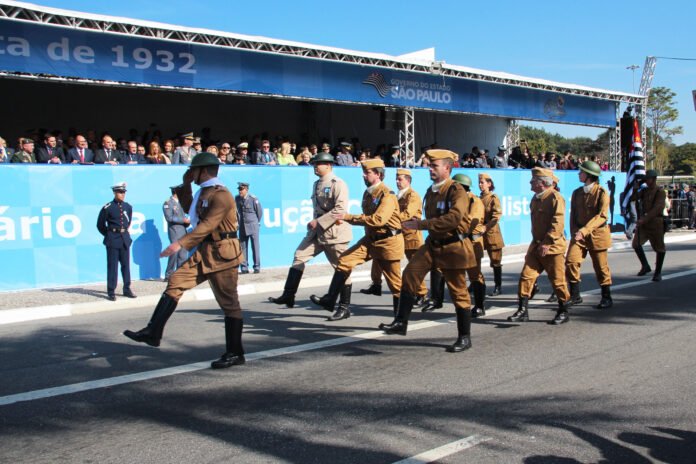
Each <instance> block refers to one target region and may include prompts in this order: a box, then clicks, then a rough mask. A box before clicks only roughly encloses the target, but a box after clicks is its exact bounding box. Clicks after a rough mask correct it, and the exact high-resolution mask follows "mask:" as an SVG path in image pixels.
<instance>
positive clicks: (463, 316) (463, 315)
mask: <svg viewBox="0 0 696 464" xmlns="http://www.w3.org/2000/svg"><path fill="white" fill-rule="evenodd" d="M455 311H456V313H457V341H455V342H454V343H453V344H452V345H451V346H448V347H447V351H449V352H450V353H459V352H461V351H464V350H468V349H469V348H471V318H472V316H473V314H471V311H469V310H467V309H464V308H455Z"/></svg>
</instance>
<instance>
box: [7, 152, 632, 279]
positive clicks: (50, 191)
mask: <svg viewBox="0 0 696 464" xmlns="http://www.w3.org/2000/svg"><path fill="white" fill-rule="evenodd" d="M185 169H186V167H185V166H113V167H112V166H99V165H95V166H71V165H54V166H47V165H5V166H0V191H1V194H0V252H2V258H3V265H2V266H1V267H0V291H11V290H21V289H31V288H45V287H58V286H68V285H75V284H81V283H91V282H100V281H103V282H106V252H105V249H104V246H103V245H102V236H101V235H100V234H99V232H98V231H97V228H96V221H97V215H98V214H99V210H100V209H101V208H102V207H103V206H104V205H105V204H106V203H107V202H109V201H111V200H112V199H113V194H112V192H111V186H112V185H114V184H116V183H117V182H121V181H125V182H127V183H128V193H127V195H126V201H127V202H129V203H130V204H131V205H132V206H133V222H132V224H131V228H130V233H131V236H132V238H133V245H132V247H131V274H132V276H133V279H152V278H159V277H161V276H162V275H163V273H164V269H165V268H166V259H160V258H159V253H160V250H162V248H164V247H166V246H167V245H168V243H169V241H168V238H167V225H166V222H165V220H164V217H163V215H162V204H163V203H164V201H165V200H166V199H167V198H168V197H169V195H170V191H169V186H171V185H176V184H179V183H180V182H181V178H182V175H183V173H184V171H185ZM335 172H336V173H337V174H338V175H339V176H340V177H341V178H343V179H344V180H345V181H346V182H347V184H348V186H349V189H350V212H351V213H358V212H359V211H360V200H361V197H362V194H363V192H364V190H365V185H364V183H363V180H362V171H361V170H360V169H359V168H354V167H346V168H341V167H337V168H336V169H335ZM412 172H413V187H414V188H415V189H416V191H418V192H419V193H420V194H421V195H423V194H424V193H425V191H426V190H427V188H428V187H429V185H430V184H431V181H430V178H429V174H428V170H427V169H413V170H412ZM459 172H462V173H465V174H467V175H469V176H470V177H471V178H472V180H473V184H474V189H473V191H474V192H475V193H477V194H478V186H477V185H478V172H480V170H477V169H455V173H459ZM486 172H488V173H489V174H490V175H491V177H492V178H493V181H494V183H495V193H497V194H498V195H499V197H500V199H501V202H502V207H503V214H504V217H503V220H502V222H501V228H502V231H503V236H504V238H505V242H506V244H508V245H512V244H520V243H527V242H529V240H530V236H531V235H530V226H531V225H530V218H529V203H530V201H531V198H532V196H533V193H532V192H531V191H530V189H529V180H530V172H529V171H527V170H511V169H510V170H503V169H497V170H496V169H491V170H486ZM556 174H557V175H558V177H559V178H560V187H561V192H562V193H563V195H564V196H565V197H566V202H567V204H566V206H567V208H568V209H569V208H570V194H571V193H572V191H573V190H574V189H575V188H577V187H579V186H580V182H579V180H578V175H577V171H557V172H556ZM395 175H396V170H395V169H391V168H388V169H387V174H386V178H385V181H386V183H387V184H388V185H389V186H390V187H392V189H394V190H395V189H396V185H395V182H394V178H395ZM219 177H220V178H221V180H222V181H223V182H224V183H225V185H227V186H228V188H229V189H230V191H232V192H233V194H236V192H237V190H236V187H237V182H241V181H243V182H248V183H249V184H250V193H251V194H253V195H255V196H257V197H258V198H259V200H260V201H261V204H262V206H263V208H264V212H263V219H262V222H261V266H262V268H269V267H278V266H289V265H290V263H291V261H292V256H293V252H294V250H295V247H296V246H297V244H298V243H299V242H300V240H301V239H302V237H303V236H304V234H305V231H306V227H305V226H306V224H307V222H309V221H310V220H311V219H312V204H311V200H310V191H311V186H312V183H313V182H314V181H315V180H316V177H315V176H314V174H313V170H312V169H311V168H309V167H301V166H300V167H265V166H264V167H258V166H223V167H221V169H220V175H219ZM600 181H601V183H602V185H603V186H605V187H610V188H609V190H610V191H611V192H612V193H613V201H612V209H613V212H614V214H613V215H612V221H611V223H612V230H615V231H617V230H623V220H622V218H621V216H620V213H619V209H620V203H619V194H620V192H621V191H622V190H623V186H624V182H625V173H616V172H606V173H603V174H602V177H601V179H600ZM612 183H613V186H612ZM608 184H609V185H608ZM195 188H196V187H195V186H194V191H195ZM566 229H567V220H566ZM352 230H353V240H357V239H358V238H359V237H361V236H362V235H363V231H362V228H361V227H353V229H352ZM567 234H568V232H567V230H566V235H567ZM322 261H324V258H323V256H320V257H318V259H317V261H315V262H322Z"/></svg>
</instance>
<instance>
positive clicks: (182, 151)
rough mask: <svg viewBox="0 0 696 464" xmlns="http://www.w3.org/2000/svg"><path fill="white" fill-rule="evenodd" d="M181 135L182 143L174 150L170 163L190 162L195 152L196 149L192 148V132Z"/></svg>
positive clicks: (193, 139)
mask: <svg viewBox="0 0 696 464" xmlns="http://www.w3.org/2000/svg"><path fill="white" fill-rule="evenodd" d="M181 137H182V144H181V146H179V147H177V148H176V150H174V157H173V158H172V164H191V160H192V159H193V157H194V156H196V153H197V151H196V149H195V148H193V142H194V141H195V138H194V137H193V132H189V133H187V134H184V135H182V136H181Z"/></svg>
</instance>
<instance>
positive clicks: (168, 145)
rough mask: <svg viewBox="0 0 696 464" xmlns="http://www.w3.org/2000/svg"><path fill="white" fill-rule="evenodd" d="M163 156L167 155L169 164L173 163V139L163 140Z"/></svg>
mask: <svg viewBox="0 0 696 464" xmlns="http://www.w3.org/2000/svg"><path fill="white" fill-rule="evenodd" d="M162 154H163V155H164V156H166V157H167V159H168V160H169V164H173V161H174V141H173V140H169V139H167V140H165V141H164V153H162Z"/></svg>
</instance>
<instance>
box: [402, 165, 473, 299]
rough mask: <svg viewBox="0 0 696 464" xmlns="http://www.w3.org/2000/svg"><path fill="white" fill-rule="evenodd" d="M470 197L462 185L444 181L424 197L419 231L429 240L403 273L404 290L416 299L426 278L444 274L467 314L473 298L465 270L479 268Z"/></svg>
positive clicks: (454, 297)
mask: <svg viewBox="0 0 696 464" xmlns="http://www.w3.org/2000/svg"><path fill="white" fill-rule="evenodd" d="M468 216H469V197H468V195H467V192H466V191H465V190H464V187H462V186H461V185H460V184H458V183H456V182H454V181H452V179H447V180H445V181H444V182H443V183H442V184H441V185H440V186H439V187H438V188H437V190H433V188H432V187H431V188H430V189H428V192H427V193H426V195H425V219H424V220H421V221H418V229H419V230H427V231H428V238H427V239H426V240H425V243H424V244H423V246H421V247H420V248H419V249H418V251H417V252H416V253H415V254H414V255H413V257H412V258H411V260H410V262H409V263H408V265H407V266H406V269H404V274H403V277H402V278H403V289H404V292H405V293H409V294H412V295H416V294H417V292H418V288H419V287H420V285H421V283H422V282H423V279H424V278H425V276H426V274H427V273H428V272H430V271H431V270H432V269H439V270H440V271H441V272H442V275H443V278H444V279H445V282H447V287H448V288H449V292H450V296H451V297H452V301H453V302H454V305H455V306H456V307H457V308H461V309H466V310H468V309H469V308H470V306H471V298H470V297H469V291H468V290H467V283H466V269H469V268H472V267H475V266H476V257H475V256H474V247H473V244H472V243H471V240H470V239H469V238H467V235H468V234H469V227H470V220H469V217H468Z"/></svg>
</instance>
